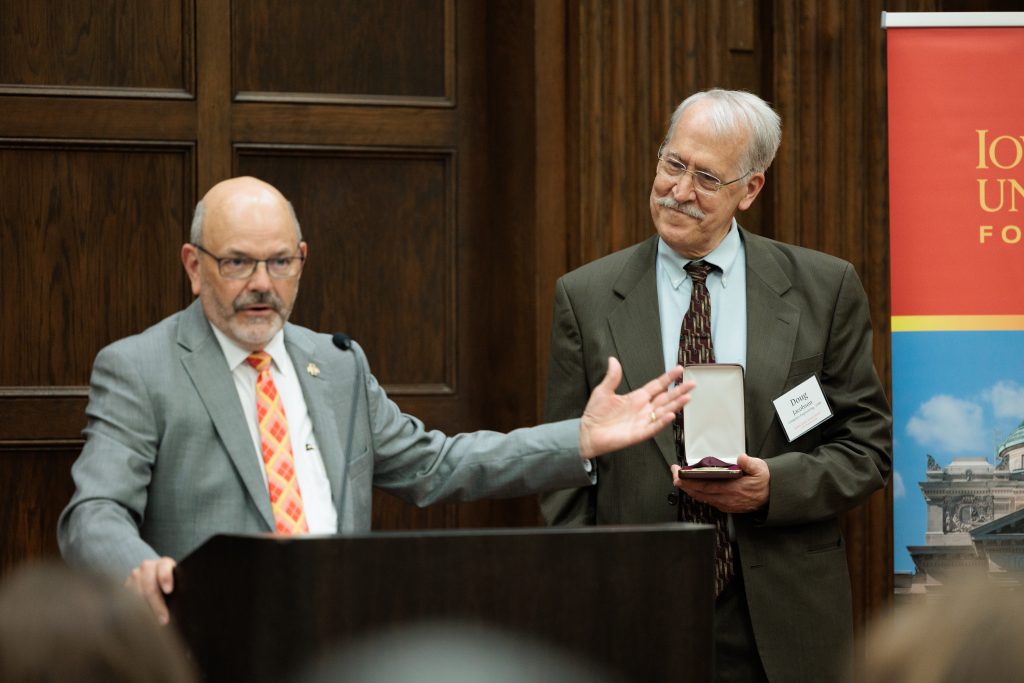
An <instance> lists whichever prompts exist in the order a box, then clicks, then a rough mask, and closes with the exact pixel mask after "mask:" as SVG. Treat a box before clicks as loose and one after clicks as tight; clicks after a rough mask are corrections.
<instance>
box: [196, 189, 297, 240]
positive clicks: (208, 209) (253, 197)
mask: <svg viewBox="0 0 1024 683" xmlns="http://www.w3.org/2000/svg"><path fill="white" fill-rule="evenodd" d="M281 206H283V207H285V209H286V210H287V212H288V216H289V218H290V219H291V221H292V222H293V223H294V224H295V241H296V242H301V241H302V228H301V226H300V225H299V219H298V217H297V216H296V215H295V208H294V207H293V206H292V203H291V202H290V201H288V200H287V199H285V197H284V195H282V194H281V193H280V192H279V191H278V189H277V188H276V187H274V186H273V185H271V184H270V183H266V182H264V181H262V180H260V179H259V178H253V177H252V176H239V177H238V178H228V179H227V180H222V181H221V182H219V183H217V184H216V185H214V186H213V187H211V188H210V190H209V191H208V192H207V193H206V195H205V196H204V197H203V198H202V200H200V202H199V203H198V204H196V211H195V214H194V215H193V217H192V229H191V233H190V235H189V241H191V242H192V244H202V243H203V232H204V224H205V223H206V221H207V220H209V221H211V222H214V223H222V222H223V221H224V220H225V217H230V212H231V211H235V212H244V211H245V210H255V211H263V210H265V209H269V208H274V209H275V210H278V209H279V207H281Z"/></svg>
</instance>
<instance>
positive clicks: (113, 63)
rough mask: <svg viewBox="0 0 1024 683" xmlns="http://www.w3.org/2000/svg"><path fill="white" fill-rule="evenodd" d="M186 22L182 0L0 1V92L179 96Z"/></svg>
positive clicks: (188, 45) (188, 40)
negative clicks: (154, 0)
mask: <svg viewBox="0 0 1024 683" xmlns="http://www.w3.org/2000/svg"><path fill="white" fill-rule="evenodd" d="M192 26H193V21H192V2H191V1H189V0H180V1H179V2H171V1H167V2H157V3H153V2H146V1H145V0H89V1H88V2H79V0H48V1H47V2H31V1H29V0H17V1H14V2H4V3H0V92H3V91H8V92H17V91H19V90H25V89H30V90H31V89H37V90H40V91H49V93H50V94H60V93H62V92H65V93H68V92H75V91H76V90H77V91H81V90H82V89H85V90H88V91H89V94H90V95H93V96H109V97H124V96H126V95H129V93H125V92H124V91H123V90H121V91H119V90H118V89H131V90H133V91H136V92H132V93H130V96H132V97H147V96H149V97H174V96H187V95H188V93H190V92H193V91H194V88H193V83H194V77H193V62H192V58H193V54H194V52H193V37H192V33H191V28H192ZM11 86H15V87H11Z"/></svg>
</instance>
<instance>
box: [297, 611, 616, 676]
mask: <svg viewBox="0 0 1024 683" xmlns="http://www.w3.org/2000/svg"><path fill="white" fill-rule="evenodd" d="M621 680H622V679H621V678H619V677H617V676H616V675H615V674H612V673H609V672H607V671H603V670H602V669H601V668H599V667H598V666H596V665H592V664H591V663H589V662H587V661H583V660H580V659H578V658H576V657H574V656H572V655H570V654H568V653H565V652H562V651H560V650H558V649H556V648H553V647H551V646H548V645H545V644H543V643H539V642H537V641H536V640H532V639H528V638H524V637H522V636H519V635H513V634H511V633H508V632H505V631H500V630H496V629H494V628H491V627H489V626H484V625H482V624H470V623H463V622H422V623H419V624H414V625H410V626H403V627H398V628H396V629H394V630H391V631H386V632H380V633H377V634H374V635H371V636H369V637H367V638H364V639H362V640H358V641H353V642H352V643H350V644H347V645H345V646H343V647H341V648H340V649H339V650H338V651H336V652H335V653H334V654H332V655H330V656H329V657H328V658H326V659H325V660H323V661H321V662H320V663H319V664H318V665H316V666H315V667H313V669H312V670H311V671H309V672H308V673H307V675H306V676H305V677H304V678H303V679H302V681H303V683H337V682H339V681H345V683H436V682H437V681H443V682H444V683H499V682H501V683H504V682H509V683H511V682H512V681H515V683H566V682H568V681H587V683H616V682H618V681H621Z"/></svg>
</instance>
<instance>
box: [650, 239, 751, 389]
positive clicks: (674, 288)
mask: <svg viewBox="0 0 1024 683" xmlns="http://www.w3.org/2000/svg"><path fill="white" fill-rule="evenodd" d="M703 260H704V261H707V262H708V263H710V264H712V265H714V266H717V268H716V269H713V270H712V271H711V273H710V274H709V275H708V280H707V287H708V294H709V295H710V296H711V342H712V344H714V347H715V362H716V363H739V364H740V365H742V366H743V369H744V371H745V370H746V367H747V253H746V250H745V249H744V247H743V240H742V239H740V232H739V229H738V228H737V227H736V220H735V219H733V222H732V226H731V227H730V228H729V232H728V233H727V234H726V236H725V238H724V239H723V240H722V242H721V243H720V244H719V245H718V246H717V247H715V249H714V250H713V251H712V252H711V253H710V254H708V255H707V256H705V257H704V259H703ZM690 261H691V259H688V258H685V257H683V256H680V255H679V254H677V253H676V252H675V251H673V249H672V248H671V247H669V246H668V245H667V244H665V242H664V241H663V240H661V239H659V240H658V259H657V266H656V268H657V271H656V274H657V278H658V307H659V312H660V314H661V349H662V353H663V354H664V356H665V369H666V370H668V369H669V368H672V367H675V366H676V364H677V362H678V357H679V330H680V328H681V327H682V325H683V316H684V315H686V311H687V310H688V309H689V308H690V291H691V289H692V287H693V284H692V282H691V280H690V276H689V275H687V273H686V270H684V269H685V268H686V264H688V263H689V262H690Z"/></svg>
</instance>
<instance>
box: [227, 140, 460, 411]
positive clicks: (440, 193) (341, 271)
mask: <svg viewBox="0 0 1024 683" xmlns="http://www.w3.org/2000/svg"><path fill="white" fill-rule="evenodd" d="M453 166H454V156H453V154H452V153H451V152H445V151H438V152H424V151H420V150H392V151H383V150H372V149H363V150H359V149H347V150H341V149H339V150H328V149H324V148H312V149H305V150H297V149H294V148H292V149H281V150H277V151H271V150H261V149H259V148H252V147H247V148H245V149H244V150H243V151H240V153H239V159H238V170H239V173H240V174H243V175H254V176H256V177H259V178H263V179H265V180H267V181H268V182H270V183H272V184H273V185H275V186H276V187H277V188H278V189H280V190H281V191H282V192H283V193H284V194H285V196H287V197H288V198H289V199H290V200H291V201H292V204H293V205H294V206H295V210H296V212H297V213H298V215H299V217H300V221H301V223H302V228H303V237H304V239H305V240H306V241H307V242H308V243H309V245H310V253H309V259H308V260H307V262H306V268H305V270H304V272H303V277H302V294H301V296H300V297H299V298H298V301H297V302H296V305H295V311H294V314H293V321H294V322H297V323H299V324H302V325H305V326H307V327H311V328H313V329H316V330H338V331H344V332H346V333H347V334H350V335H351V336H352V337H353V338H354V339H356V340H357V341H358V342H359V344H360V345H361V346H363V347H364V349H365V350H366V353H367V356H368V358H369V360H370V367H371V368H373V372H374V375H375V376H376V377H377V379H378V380H379V381H380V382H381V384H383V385H385V388H386V390H387V391H388V393H389V394H394V395H401V394H409V393H420V394H449V393H452V392H454V391H455V388H456V386H455V368H454V362H455V354H456V345H455V334H454V331H455V282H456V280H457V279H458V278H459V273H458V270H457V269H456V267H455V253H454V252H455V216H454V211H453V209H454V200H455V191H454V190H455V187H454V181H455V173H454V167H453Z"/></svg>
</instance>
